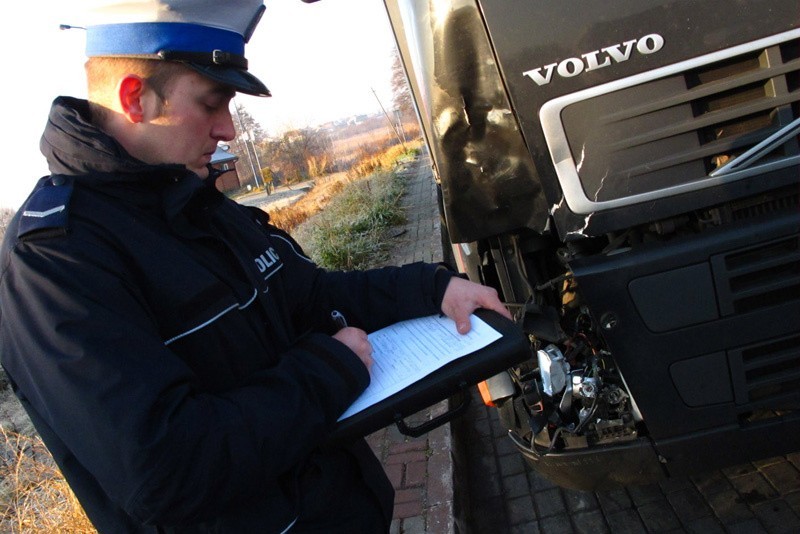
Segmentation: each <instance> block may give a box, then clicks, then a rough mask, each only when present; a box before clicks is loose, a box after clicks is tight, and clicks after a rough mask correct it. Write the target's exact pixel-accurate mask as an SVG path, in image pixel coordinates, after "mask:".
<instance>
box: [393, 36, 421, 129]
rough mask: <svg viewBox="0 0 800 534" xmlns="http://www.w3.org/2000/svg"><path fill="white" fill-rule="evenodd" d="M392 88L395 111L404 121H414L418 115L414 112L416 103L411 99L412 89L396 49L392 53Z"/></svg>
mask: <svg viewBox="0 0 800 534" xmlns="http://www.w3.org/2000/svg"><path fill="white" fill-rule="evenodd" d="M391 86H392V104H394V109H396V110H398V111H399V112H400V115H401V116H402V117H403V120H404V121H409V120H414V119H415V118H416V114H415V112H414V103H413V100H412V99H411V89H409V87H408V79H407V78H406V71H405V69H404V68H403V63H402V62H401V61H400V54H399V53H398V52H397V49H396V48H395V49H394V52H393V53H392V77H391Z"/></svg>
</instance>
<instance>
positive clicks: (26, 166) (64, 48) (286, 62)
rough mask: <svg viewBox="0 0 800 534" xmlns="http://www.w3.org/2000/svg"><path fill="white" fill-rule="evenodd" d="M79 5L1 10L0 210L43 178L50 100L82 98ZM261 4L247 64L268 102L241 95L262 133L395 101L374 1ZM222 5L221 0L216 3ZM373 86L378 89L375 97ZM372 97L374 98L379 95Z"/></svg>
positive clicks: (44, 2)
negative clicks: (62, 26)
mask: <svg viewBox="0 0 800 534" xmlns="http://www.w3.org/2000/svg"><path fill="white" fill-rule="evenodd" d="M84 3H85V2H80V1H69V0H40V1H39V2H15V3H13V5H14V6H17V7H14V8H9V9H7V10H6V15H7V18H6V23H5V24H4V27H3V33H4V41H5V43H6V50H5V52H4V56H5V57H4V61H3V75H2V79H3V82H2V83H0V112H1V113H2V114H1V115H0V116H2V118H3V127H2V132H1V133H0V136H1V137H0V139H1V140H2V147H3V152H2V153H3V155H4V159H5V162H4V165H3V167H4V169H5V172H3V173H2V176H0V208H12V209H17V208H18V207H19V206H20V205H21V204H22V202H23V201H24V200H25V198H26V197H27V195H28V193H29V192H30V190H31V189H32V188H33V186H34V184H35V183H36V180H38V179H39V178H40V177H41V176H44V175H46V174H48V170H47V164H46V162H45V160H44V157H43V156H42V155H41V153H40V152H39V139H40V137H41V134H42V129H43V128H44V125H45V123H46V120H47V114H48V111H49V109H50V104H51V102H52V101H53V99H54V98H55V97H57V96H59V95H69V96H75V97H79V98H85V97H86V89H85V82H84V77H83V63H84V61H85V59H86V58H85V55H84V46H85V37H84V33H85V32H84V31H83V30H77V29H74V30H66V31H63V30H59V24H62V23H63V24H73V25H79V24H80V20H78V17H77V16H76V15H75V13H77V12H78V9H76V6H78V7H79V6H80V5H81V4H84ZM264 4H265V5H266V6H267V10H266V12H265V13H264V17H263V18H262V19H261V23H260V24H259V25H258V28H257V29H256V31H255V34H254V35H253V38H252V39H251V40H250V42H249V43H248V44H247V46H246V49H245V55H246V56H247V58H248V60H249V70H250V72H252V73H253V74H255V75H256V76H258V78H259V79H261V80H262V81H263V82H264V83H265V84H266V86H267V87H268V88H269V89H270V91H271V92H272V95H273V96H272V97H271V98H258V97H252V96H249V95H238V96H237V97H236V101H237V102H238V103H239V104H240V105H244V107H245V108H247V110H248V111H249V112H250V114H251V115H253V117H255V119H256V120H257V121H258V122H259V123H260V124H261V126H262V127H263V129H264V131H265V132H267V133H268V134H279V133H280V132H282V131H284V130H286V129H289V128H293V127H304V126H313V125H317V124H322V123H325V122H328V121H331V120H334V119H338V118H343V117H347V116H350V115H355V114H361V113H378V112H380V111H381V107H380V104H379V100H380V102H381V103H382V104H383V105H384V107H386V109H390V107H391V89H390V81H389V80H390V77H391V72H390V71H391V61H392V52H393V50H394V37H393V35H392V32H391V28H390V26H389V22H388V19H387V16H386V11H385V8H384V7H383V2H380V1H379V0H320V1H319V2H317V3H313V4H306V3H304V2H302V1H301V0H265V1H264ZM220 5H221V6H222V5H224V2H220ZM373 90H374V91H375V94H373ZM376 94H377V98H376Z"/></svg>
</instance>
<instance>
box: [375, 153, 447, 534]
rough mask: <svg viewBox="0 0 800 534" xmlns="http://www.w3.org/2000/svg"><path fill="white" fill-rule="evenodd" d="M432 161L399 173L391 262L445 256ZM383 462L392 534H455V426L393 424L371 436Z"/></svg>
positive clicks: (437, 409)
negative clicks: (411, 431)
mask: <svg viewBox="0 0 800 534" xmlns="http://www.w3.org/2000/svg"><path fill="white" fill-rule="evenodd" d="M429 162H430V160H429V158H428V157H427V156H421V157H420V158H418V159H417V160H415V161H413V162H409V163H408V164H406V165H405V167H404V168H402V169H400V170H399V171H398V172H399V173H400V174H401V175H402V176H404V177H405V178H406V179H407V182H406V194H405V195H404V196H403V200H402V202H403V208H404V210H405V215H406V222H405V224H403V225H401V226H399V227H397V228H395V229H394V230H393V235H394V244H393V246H392V250H391V254H390V259H389V260H388V261H387V262H386V264H389V265H402V264H405V263H413V262H415V261H426V262H438V261H441V258H442V246H441V240H440V237H439V236H440V222H439V213H438V210H437V207H436V187H435V185H434V182H433V177H432V175H431V169H430V163H429ZM446 409H447V402H446V401H444V402H441V403H439V404H438V405H436V406H433V407H432V408H431V409H429V410H425V411H422V412H420V413H418V414H414V415H412V416H411V417H409V418H407V420H406V422H407V423H409V424H411V425H418V424H420V423H421V422H423V421H427V420H429V419H430V418H432V417H436V416H437V415H439V414H441V413H443V412H444V411H445V410H446ZM367 441H368V442H369V444H370V445H371V446H372V449H373V450H374V451H375V454H377V456H378V458H380V459H381V460H382V462H383V465H384V468H385V470H386V473H387V475H388V476H389V479H390V480H391V481H392V484H393V486H394V488H395V508H394V520H393V521H392V529H391V532H392V534H417V533H432V534H434V533H435V534H450V533H455V532H457V531H456V530H455V524H454V520H453V517H454V516H455V510H454V501H453V456H452V449H453V446H452V435H451V431H450V425H444V426H441V427H439V428H437V429H435V430H433V431H431V432H429V433H427V434H425V435H423V436H421V437H419V438H409V437H407V436H404V435H403V434H401V433H400V431H398V430H397V427H395V426H394V425H392V426H390V427H387V428H384V429H382V430H380V431H378V432H376V433H374V434H372V435H370V436H368V437H367Z"/></svg>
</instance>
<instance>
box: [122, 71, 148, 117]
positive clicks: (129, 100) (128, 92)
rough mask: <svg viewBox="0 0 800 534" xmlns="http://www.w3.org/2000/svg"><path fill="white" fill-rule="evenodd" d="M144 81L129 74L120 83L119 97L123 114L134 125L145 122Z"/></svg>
mask: <svg viewBox="0 0 800 534" xmlns="http://www.w3.org/2000/svg"><path fill="white" fill-rule="evenodd" d="M143 93H144V80H142V79H141V78H140V77H139V76H136V75H135V74H128V75H127V76H125V77H124V78H123V79H122V81H120V83H119V90H118V97H119V104H120V107H121V109H122V114H123V115H125V117H126V118H127V119H128V120H129V121H130V122H133V123H137V122H142V120H144V106H143V105H142V95H143Z"/></svg>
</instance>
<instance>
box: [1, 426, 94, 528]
mask: <svg viewBox="0 0 800 534" xmlns="http://www.w3.org/2000/svg"><path fill="white" fill-rule="evenodd" d="M0 448H2V458H0V460H1V461H2V463H1V464H0V480H2V482H0V510H1V511H2V513H1V515H0V532H9V533H33V532H36V533H42V532H53V533H56V532H57V533H59V534H60V533H71V534H84V533H96V532H97V531H96V530H95V529H94V527H93V526H92V524H91V522H90V521H89V519H88V518H87V517H86V514H85V513H84V512H83V508H81V505H80V503H79V502H78V499H77V498H76V497H75V495H74V494H73V493H72V490H70V488H69V486H68V485H67V482H66V480H64V478H63V476H62V475H61V472H60V471H59V470H58V467H57V466H56V465H55V463H54V462H53V458H52V457H51V456H50V453H49V452H48V450H47V449H46V448H45V446H44V444H43V443H42V440H41V439H40V438H39V437H38V436H34V437H31V436H25V435H22V434H18V433H16V432H9V431H7V430H5V429H2V428H0Z"/></svg>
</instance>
